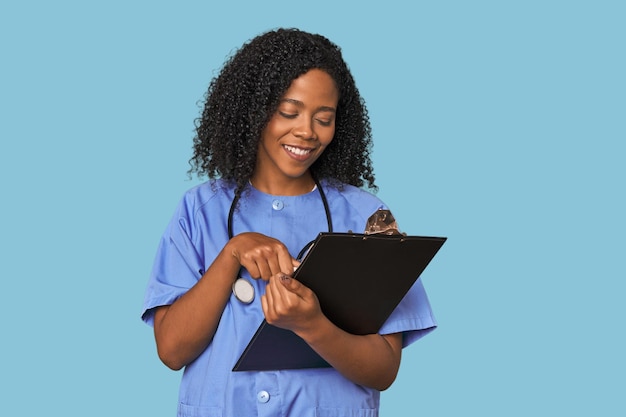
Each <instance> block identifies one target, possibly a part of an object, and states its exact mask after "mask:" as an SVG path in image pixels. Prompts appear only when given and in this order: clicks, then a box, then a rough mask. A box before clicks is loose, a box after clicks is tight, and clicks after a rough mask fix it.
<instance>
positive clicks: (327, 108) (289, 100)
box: [280, 98, 337, 113]
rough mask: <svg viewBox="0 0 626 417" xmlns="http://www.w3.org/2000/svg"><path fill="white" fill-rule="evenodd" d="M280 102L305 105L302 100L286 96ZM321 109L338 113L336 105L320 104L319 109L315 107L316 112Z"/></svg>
mask: <svg viewBox="0 0 626 417" xmlns="http://www.w3.org/2000/svg"><path fill="white" fill-rule="evenodd" d="M280 102H281V103H291V104H294V105H296V106H299V107H303V106H304V103H303V102H301V101H300V100H296V99H293V98H284V99H282V100H280ZM321 111H329V112H332V113H336V112H337V109H336V108H334V107H330V106H320V107H318V108H317V109H315V112H316V113H317V112H321Z"/></svg>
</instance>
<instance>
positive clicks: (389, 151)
mask: <svg viewBox="0 0 626 417" xmlns="http://www.w3.org/2000/svg"><path fill="white" fill-rule="evenodd" d="M7 3H9V2H4V3H3V4H2V6H0V46H1V49H0V54H1V64H0V73H1V76H0V139H1V145H0V181H1V187H2V188H1V190H2V205H1V206H0V225H1V229H0V233H1V236H2V239H0V245H2V248H1V249H2V250H1V251H0V257H1V258H0V259H1V260H0V279H1V287H0V293H1V294H2V297H1V299H2V300H1V302H0V320H1V321H0V323H1V339H2V343H1V344H0V358H1V360H2V370H1V371H0V384H1V386H2V387H4V388H2V390H1V391H0V398H1V400H0V415H3V416H17V415H20V416H38V415H63V416H92V417H93V416H153V417H156V416H172V415H174V413H175V407H176V406H175V403H176V397H177V387H178V381H179V378H180V374H178V373H174V372H172V371H169V370H167V369H166V368H165V367H164V366H163V365H161V364H160V362H159V361H158V359H157V356H156V353H155V348H154V343H153V339H152V333H151V330H150V328H149V327H147V326H145V325H144V324H142V322H141V321H140V319H139V314H140V309H141V301H142V297H143V291H144V287H145V284H146V280H147V277H148V273H149V270H150V267H151V262H152V258H153V255H154V252H155V249H156V245H157V241H158V239H159V236H160V234H161V233H162V231H163V229H164V227H165V224H166V222H167V221H168V219H169V217H170V216H171V214H172V211H173V209H174V206H175V205H176V203H177V202H178V199H179V198H180V196H181V194H182V193H183V191H184V190H186V189H187V188H189V187H191V186H192V185H194V184H195V183H196V182H195V180H191V181H190V180H188V179H187V178H186V170H187V168H188V165H187V160H188V158H189V156H190V144H191V139H192V136H193V120H194V118H196V117H197V116H198V112H199V108H198V106H197V101H198V100H200V99H202V96H203V94H204V91H205V89H206V87H207V84H208V82H209V80H210V79H211V77H212V76H213V75H214V74H215V72H216V71H217V70H218V69H219V67H220V65H221V64H222V62H223V60H224V58H225V57H226V56H227V55H228V54H229V52H231V51H232V50H233V49H234V48H236V47H238V46H240V45H241V43H242V42H244V41H246V40H247V39H249V38H251V37H253V36H255V35H257V34H259V33H260V32H263V31H265V30H267V29H270V28H274V27H278V26H297V27H300V28H302V29H305V30H309V31H313V32H319V33H322V34H324V35H326V36H328V37H329V38H331V39H332V40H334V41H335V42H336V43H338V44H339V45H341V46H342V48H343V50H344V53H345V58H346V59H347V61H348V63H349V64H350V66H351V68H352V69H353V72H354V75H355V78H356V80H357V83H358V85H359V87H360V89H361V93H362V95H363V96H364V97H365V99H366V100H367V102H368V105H369V110H370V115H371V120H372V124H373V129H374V135H375V147H374V156H373V157H374V163H375V168H376V173H377V180H378V184H379V186H380V189H381V191H380V192H379V196H380V197H381V198H382V199H383V200H385V201H386V202H387V203H388V204H389V205H390V206H391V207H392V208H393V210H394V213H395V214H396V217H397V218H398V219H399V222H400V226H401V228H402V229H403V230H404V231H406V232H409V233H411V234H426V235H444V236H448V237H449V241H448V242H447V243H446V245H445V246H444V248H443V249H442V251H441V252H440V254H439V255H438V256H437V258H436V259H435V261H433V263H432V264H431V266H430V267H429V268H428V270H427V271H426V272H425V273H424V275H423V276H422V279H423V280H424V283H425V285H426V287H427V289H428V291H429V294H430V297H431V301H432V304H433V307H434V309H435V311H436V314H437V318H438V320H439V324H440V328H439V329H438V330H437V331H436V332H435V333H433V334H432V335H430V336H428V337H427V338H425V339H424V340H422V341H420V342H419V343H417V344H415V345H413V346H411V347H410V348H408V349H407V350H405V352H404V357H403V364H402V368H401V371H400V374H399V376H398V379H397V381H396V382H395V384H394V385H393V386H392V388H391V389H389V390H388V391H386V392H384V393H383V396H382V415H383V416H407V417H408V416H419V415H423V416H446V417H448V416H483V417H484V416H529V415H533V416H556V415H568V416H591V415H597V416H618V415H626V405H625V404H624V399H623V398H624V390H625V387H626V381H625V376H624V375H625V374H626V367H625V360H624V352H625V351H626V344H625V343H624V340H623V339H624V337H623V336H624V330H625V328H626V325H625V324H624V323H625V320H626V314H625V313H626V311H625V307H624V305H625V303H624V301H623V298H624V292H625V290H626V285H625V284H624V281H625V280H626V268H625V267H624V252H625V249H626V245H625V244H624V236H625V233H626V222H625V220H624V213H626V205H625V203H624V194H625V190H624V189H625V186H624V182H625V178H626V175H625V174H626V170H625V168H624V166H625V165H626V164H625V162H624V159H625V156H626V155H625V152H624V142H625V140H626V128H625V116H626V99H625V97H626V83H625V76H624V74H626V62H625V53H624V51H625V49H624V48H625V46H624V43H625V40H626V29H625V28H626V25H625V24H624V21H625V20H626V9H625V7H624V6H623V4H624V3H623V2H619V1H615V2H610V1H593V2H592V1H587V2H584V1H549V0H548V1H523V2H522V1H519V2H503V1H473V2H469V1H468V2H465V1H440V2H432V1H429V2H421V1H415V2H409V1H406V2H400V1H393V0H389V1H386V2H367V1H361V2H347V1H346V2H340V1H336V0H335V1H323V0H320V1H317V2H311V3H299V2H278V1H276V2H272V1H266V2H253V1H248V2H243V1H230V2H222V3H220V4H210V2H182V1H181V2H169V3H168V2H161V1H157V2H147V1H146V2H139V1H135V2H131V1H128V2H122V1H108V2H80V1H75V2H70V1H56V2H43V1H32V2H22V3H21V5H19V6H17V5H9V4H7ZM11 3H17V2H11ZM226 3H227V4H226ZM348 3H354V4H355V5H356V6H348ZM373 360H375V358H373Z"/></svg>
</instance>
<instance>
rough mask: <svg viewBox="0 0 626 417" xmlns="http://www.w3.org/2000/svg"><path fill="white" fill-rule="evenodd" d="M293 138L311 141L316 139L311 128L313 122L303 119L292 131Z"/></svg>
mask: <svg viewBox="0 0 626 417" xmlns="http://www.w3.org/2000/svg"><path fill="white" fill-rule="evenodd" d="M292 132H293V134H294V136H295V137H297V138H300V139H302V140H313V139H315V138H316V137H317V135H316V134H315V129H314V128H313V120H311V119H309V118H306V117H303V118H302V119H300V123H298V125H297V126H295V127H294V128H293V130H292Z"/></svg>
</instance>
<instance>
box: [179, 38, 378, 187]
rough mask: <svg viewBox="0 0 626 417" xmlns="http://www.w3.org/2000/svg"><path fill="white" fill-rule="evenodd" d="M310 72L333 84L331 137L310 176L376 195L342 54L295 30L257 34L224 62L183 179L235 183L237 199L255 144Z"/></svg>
mask: <svg viewBox="0 0 626 417" xmlns="http://www.w3.org/2000/svg"><path fill="white" fill-rule="evenodd" d="M314 68H315V69H321V70H323V71H325V72H327V73H328V74H329V75H330V76H331V77H332V78H333V80H334V81H335V84H336V85H337V88H338V90H339V103H338V105H337V112H336V119H335V136H334V138H333V140H332V141H331V143H330V144H329V145H328V147H327V148H326V149H325V151H324V152H323V153H322V155H321V156H320V157H319V158H318V159H317V161H315V163H314V164H313V165H312V166H311V172H312V174H313V175H314V176H315V177H316V178H318V179H326V180H330V181H331V182H334V183H336V184H340V183H347V184H352V185H354V186H357V187H362V186H364V185H367V186H368V187H369V188H370V189H373V190H376V189H377V187H376V185H375V184H374V173H373V168H372V163H371V160H370V153H371V148H372V135H371V127H370V123H369V117H368V113H367V109H366V107H365V102H364V101H363V99H362V98H361V96H360V94H359V91H358V89H357V87H356V84H355V82H354V79H353V77H352V74H351V73H350V70H349V69H348V66H347V64H346V63H345V61H344V59H343V57H342V54H341V50H340V48H339V47H338V46H337V45H335V44H334V43H332V42H331V41H329V40H328V39H327V38H325V37H323V36H321V35H317V34H311V33H307V32H303V31H301V30H298V29H277V30H274V31H269V32H266V33H264V34H261V35H259V36H257V37H256V38H254V39H252V40H250V41H249V42H247V43H246V44H244V45H243V46H242V47H241V48H240V49H239V50H238V51H236V53H235V54H234V55H231V56H230V57H229V58H228V59H227V60H226V63H225V64H224V66H223V68H222V70H221V72H220V73H219V74H218V75H217V76H216V77H215V78H214V79H213V80H212V81H211V83H210V85H209V89H208V91H207V93H206V95H205V101H204V109H203V111H202V115H201V117H200V118H199V119H197V120H196V122H195V126H196V136H195V137H194V141H193V151H194V153H193V157H192V158H191V159H190V160H189V163H190V165H191V168H190V170H189V174H192V173H194V172H195V173H196V174H197V175H198V176H200V177H201V176H203V175H207V176H208V177H209V178H217V177H221V178H224V179H226V180H231V181H234V182H235V183H236V185H237V190H238V192H240V191H241V190H242V189H243V188H244V187H245V185H246V184H247V182H248V180H249V179H250V177H251V176H252V173H253V171H254V167H255V164H256V157H257V150H258V143H259V139H260V138H261V134H262V131H263V129H264V128H265V127H266V126H267V124H268V122H269V120H270V118H271V117H272V115H273V114H274V113H275V112H276V110H277V108H278V105H279V102H280V99H281V98H282V96H283V95H284V93H285V92H286V91H287V89H288V88H289V86H290V85H291V82H292V81H293V80H295V79H296V78H298V77H299V76H301V75H303V74H304V73H306V72H308V71H309V70H311V69H314ZM366 183H367V184H366Z"/></svg>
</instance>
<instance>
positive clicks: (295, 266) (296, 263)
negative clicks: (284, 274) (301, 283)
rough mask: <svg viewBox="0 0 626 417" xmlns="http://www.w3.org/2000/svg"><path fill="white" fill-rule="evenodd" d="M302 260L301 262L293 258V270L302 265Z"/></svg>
mask: <svg viewBox="0 0 626 417" xmlns="http://www.w3.org/2000/svg"><path fill="white" fill-rule="evenodd" d="M301 263H302V262H300V261H299V260H297V259H292V260H291V266H293V270H294V271H295V270H296V269H298V267H299V266H300V264H301Z"/></svg>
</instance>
